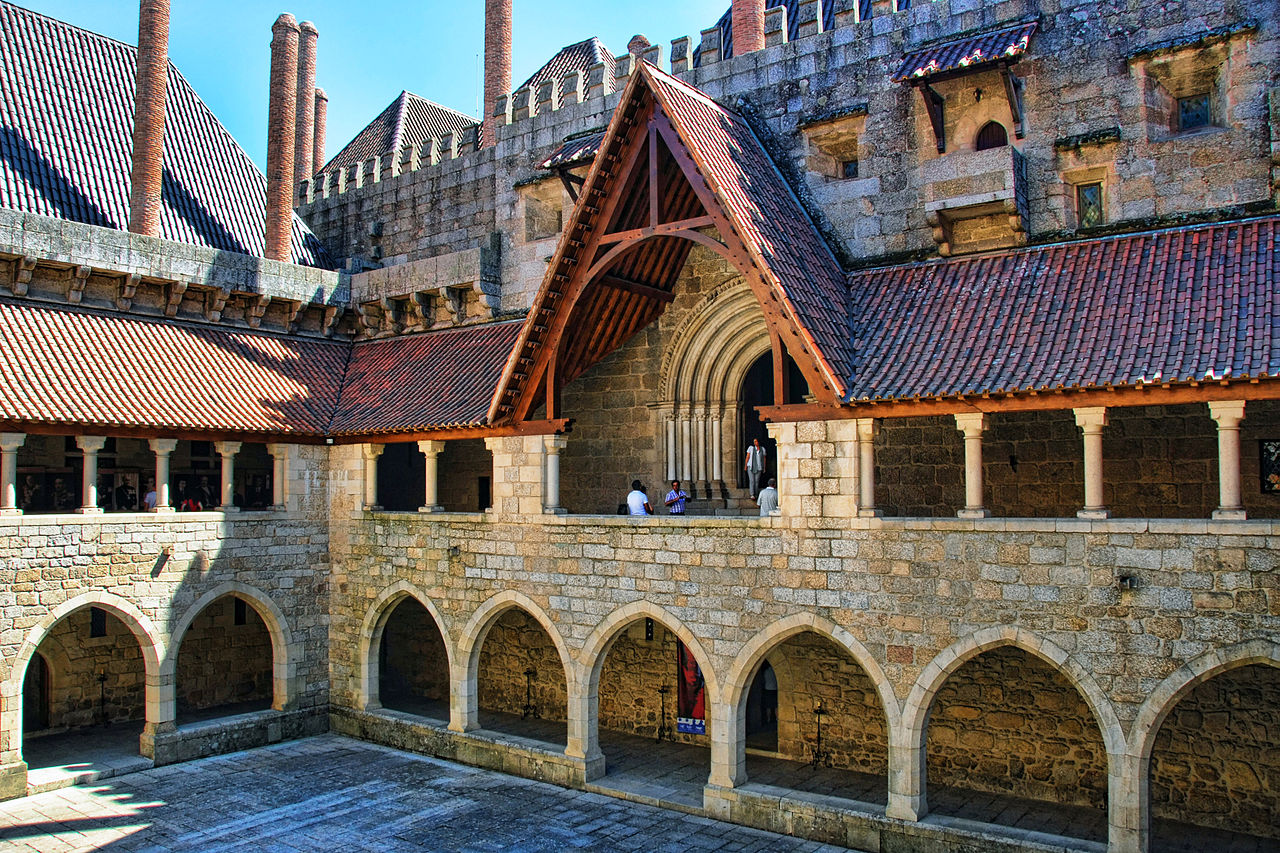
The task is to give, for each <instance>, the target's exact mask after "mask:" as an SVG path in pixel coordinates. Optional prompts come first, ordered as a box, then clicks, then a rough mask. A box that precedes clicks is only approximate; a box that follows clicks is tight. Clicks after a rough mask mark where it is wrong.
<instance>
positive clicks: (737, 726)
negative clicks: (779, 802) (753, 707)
mask: <svg viewBox="0 0 1280 853" xmlns="http://www.w3.org/2000/svg"><path fill="white" fill-rule="evenodd" d="M707 716H708V719H707V728H708V730H709V731H710V732H711V776H710V778H709V779H708V783H709V784H711V785H716V786H718V787H721V788H736V787H737V786H739V785H741V784H743V783H745V782H746V781H747V762H746V750H745V749H744V748H743V747H744V744H745V742H746V739H747V721H746V719H745V718H740V716H739V714H738V707H737V704H736V703H734V704H729V703H727V702H721V701H716V702H710V703H708V705H707Z"/></svg>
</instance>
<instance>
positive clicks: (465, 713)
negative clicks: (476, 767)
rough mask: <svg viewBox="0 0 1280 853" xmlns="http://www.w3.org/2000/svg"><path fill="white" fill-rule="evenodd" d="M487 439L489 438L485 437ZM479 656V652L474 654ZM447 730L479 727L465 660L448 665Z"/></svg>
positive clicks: (475, 697)
mask: <svg viewBox="0 0 1280 853" xmlns="http://www.w3.org/2000/svg"><path fill="white" fill-rule="evenodd" d="M485 440H486V441H488V440H489V439H485ZM476 656H477V657H479V653H478V652H477V654H476ZM450 669H451V670H452V672H451V673H450V677H449V684H450V687H449V731H451V732H470V731H474V730H475V729H478V728H480V699H479V687H478V685H477V679H476V675H475V673H474V672H473V671H472V670H471V667H470V666H469V665H468V662H467V661H466V660H461V661H458V662H457V663H455V664H454V665H453V666H452V667H450Z"/></svg>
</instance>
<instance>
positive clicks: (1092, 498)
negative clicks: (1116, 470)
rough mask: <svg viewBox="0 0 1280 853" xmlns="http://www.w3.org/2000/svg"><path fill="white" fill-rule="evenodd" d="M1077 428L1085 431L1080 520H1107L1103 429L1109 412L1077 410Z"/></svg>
mask: <svg viewBox="0 0 1280 853" xmlns="http://www.w3.org/2000/svg"><path fill="white" fill-rule="evenodd" d="M1075 413H1076V426H1078V427H1080V429H1081V430H1083V431H1084V509H1082V510H1080V511H1079V512H1077V513H1076V515H1077V516H1079V517H1080V518H1107V517H1109V516H1110V515H1111V513H1110V511H1108V510H1107V507H1106V505H1105V503H1104V502H1103V497H1102V428H1103V427H1105V426H1106V425H1107V410H1106V409H1105V408H1104V407H1102V406H1096V407H1094V408H1089V409H1076V410H1075Z"/></svg>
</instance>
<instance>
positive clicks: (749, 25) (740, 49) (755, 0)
mask: <svg viewBox="0 0 1280 853" xmlns="http://www.w3.org/2000/svg"><path fill="white" fill-rule="evenodd" d="M763 47H764V0H733V55H734V56H742V55H743V54H744V53H751V52H752V51H753V50H760V49H761V48H763Z"/></svg>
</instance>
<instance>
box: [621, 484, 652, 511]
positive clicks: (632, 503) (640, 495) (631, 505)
mask: <svg viewBox="0 0 1280 853" xmlns="http://www.w3.org/2000/svg"><path fill="white" fill-rule="evenodd" d="M627 514H628V515H653V507H652V506H650V504H649V496H648V495H646V494H645V493H644V483H641V482H640V481H639V480H632V481H631V491H630V492H628V493H627Z"/></svg>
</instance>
